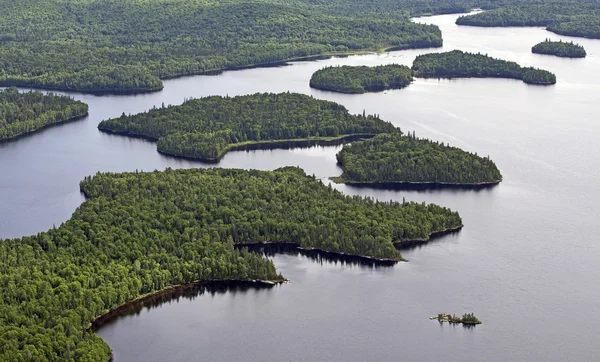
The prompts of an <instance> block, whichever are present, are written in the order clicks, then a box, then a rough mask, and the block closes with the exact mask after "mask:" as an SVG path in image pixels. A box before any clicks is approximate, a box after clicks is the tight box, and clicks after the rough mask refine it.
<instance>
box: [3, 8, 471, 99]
mask: <svg viewBox="0 0 600 362" xmlns="http://www.w3.org/2000/svg"><path fill="white" fill-rule="evenodd" d="M457 14H462V13H457ZM444 15H445V14H444ZM432 16H433V15H432ZM441 47H442V46H441V45H440V46H434V44H431V45H423V46H417V47H411V46H402V45H399V46H387V47H383V48H379V49H372V48H366V49H363V50H349V51H344V52H325V53H320V54H313V55H304V56H299V57H291V58H285V59H281V60H275V61H272V62H265V63H256V64H248V65H239V66H230V67H224V68H216V69H208V70H203V71H201V72H192V73H182V74H177V75H172V76H171V75H170V76H165V77H162V78H161V77H157V78H158V79H160V80H161V83H163V84H162V85H161V87H160V88H157V89H150V88H146V89H125V90H81V89H67V88H61V87H59V86H36V85H26V84H20V85H16V84H11V83H9V82H7V83H0V87H7V88H8V87H17V88H28V89H39V90H49V91H60V92H67V93H80V94H90V95H95V96H108V95H117V96H118V95H136V94H147V93H154V92H160V91H162V90H163V89H164V81H165V80H171V79H178V78H184V77H194V76H200V75H206V76H214V75H219V74H222V73H223V72H228V71H236V70H247V69H257V68H275V67H280V66H286V65H290V64H288V63H290V62H304V61H315V60H326V59H330V58H333V57H349V56H352V55H366V54H372V53H386V52H391V51H399V50H409V49H436V48H441Z"/></svg>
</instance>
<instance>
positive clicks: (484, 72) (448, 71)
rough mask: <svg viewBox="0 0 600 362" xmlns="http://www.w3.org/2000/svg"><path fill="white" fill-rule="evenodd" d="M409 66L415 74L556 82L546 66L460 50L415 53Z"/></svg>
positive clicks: (428, 76) (540, 83) (422, 75)
mask: <svg viewBox="0 0 600 362" xmlns="http://www.w3.org/2000/svg"><path fill="white" fill-rule="evenodd" d="M412 69H413V74H414V76H415V77H422V78H470V77H477V78H511V79H520V80H522V81H523V82H525V83H528V84H539V85H550V84H555V83H556V76H555V75H554V74H553V73H551V72H549V71H547V70H543V69H537V68H531V67H521V66H520V65H519V64H517V63H515V62H511V61H506V60H501V59H496V58H492V57H489V56H487V55H484V54H480V53H477V54H474V53H468V52H463V51H461V50H453V51H450V52H445V53H430V54H423V55H419V56H417V57H416V59H415V61H414V62H413V66H412Z"/></svg>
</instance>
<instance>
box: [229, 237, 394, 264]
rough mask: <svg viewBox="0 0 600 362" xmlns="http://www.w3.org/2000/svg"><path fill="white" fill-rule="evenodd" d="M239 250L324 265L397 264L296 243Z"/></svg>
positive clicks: (263, 244)
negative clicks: (302, 257) (306, 246)
mask: <svg viewBox="0 0 600 362" xmlns="http://www.w3.org/2000/svg"><path fill="white" fill-rule="evenodd" d="M236 247H237V248H248V251H250V252H253V253H258V254H261V255H263V256H264V257H274V256H275V255H276V254H285V255H292V256H300V255H301V256H305V257H307V258H309V259H311V260H312V261H314V262H316V263H318V264H320V265H323V264H334V265H348V266H361V267H368V268H381V267H391V266H394V265H395V264H396V263H395V262H390V261H387V260H382V261H380V260H374V259H368V258H365V257H361V256H354V255H347V254H338V253H330V252H326V251H322V250H314V249H313V250H307V249H301V248H299V245H298V244H296V243H256V244H244V245H236Z"/></svg>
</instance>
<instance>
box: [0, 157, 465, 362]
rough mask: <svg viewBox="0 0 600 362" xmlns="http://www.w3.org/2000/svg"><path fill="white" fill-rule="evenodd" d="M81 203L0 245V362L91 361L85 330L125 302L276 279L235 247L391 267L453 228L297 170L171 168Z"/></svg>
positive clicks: (115, 183)
mask: <svg viewBox="0 0 600 362" xmlns="http://www.w3.org/2000/svg"><path fill="white" fill-rule="evenodd" d="M81 190H82V191H83V192H84V193H85V194H86V195H87V196H88V200H87V201H85V202H84V203H83V204H82V205H81V206H80V207H79V208H78V209H77V210H76V211H75V213H74V214H73V216H72V217H71V219H69V220H68V221H66V222H65V223H63V224H62V225H60V226H59V227H57V228H53V229H51V230H49V231H47V232H42V233H39V234H37V235H34V236H30V237H23V238H20V239H6V240H0V261H1V262H0V288H1V290H2V293H1V294H0V310H1V311H2V313H0V360H2V361H48V360H64V361H69V360H75V361H102V362H105V361H107V360H108V356H109V354H110V348H109V347H108V346H107V345H106V343H104V342H103V341H102V340H101V339H100V338H99V337H98V336H97V335H95V334H93V333H92V332H91V331H89V329H88V327H89V325H90V321H92V320H93V319H94V318H96V317H98V316H99V315H101V314H103V313H105V312H107V311H108V310H109V309H112V308H114V307H116V306H118V305H120V304H122V303H124V302H127V301H130V300H133V299H134V298H136V297H138V296H140V295H143V294H147V293H151V292H153V291H157V290H159V289H162V288H165V287H167V286H170V285H176V284H181V283H186V282H191V281H196V280H223V279H236V280H250V279H263V280H281V279H282V276H281V275H278V274H277V272H276V270H275V267H274V266H273V264H272V262H271V261H269V260H267V259H263V258H262V257H260V256H259V255H258V254H252V253H248V252H247V251H245V250H244V249H242V250H238V249H236V248H234V244H237V243H246V242H260V241H290V242H296V243H299V244H301V245H302V246H304V247H306V248H313V247H314V248H321V249H324V250H328V251H333V252H346V253H349V254H357V255H368V256H373V257H378V258H391V259H395V260H400V259H401V256H400V253H399V252H398V251H397V250H396V249H395V247H394V244H393V242H394V241H401V240H406V239H413V238H423V237H425V238H426V237H427V236H428V235H429V234H430V233H432V232H435V231H439V230H443V229H446V228H450V227H458V226H460V225H461V219H460V216H459V215H458V214H457V213H455V212H452V211H450V210H448V209H446V208H442V207H439V206H436V205H425V204H420V203H397V202H392V203H389V202H377V201H374V200H373V199H371V198H362V197H359V196H353V197H350V196H344V195H343V194H341V193H340V192H339V191H336V190H335V189H333V188H331V187H328V186H325V185H323V184H322V182H321V181H320V180H318V179H315V178H314V177H310V176H306V175H305V174H304V172H303V171H302V170H301V169H298V168H291V167H288V168H283V169H279V170H276V171H269V172H265V171H245V170H228V169H190V170H176V171H175V170H171V169H167V170H166V171H163V172H158V171H155V172H152V173H138V172H132V173H123V174H115V173H106V174H97V175H96V176H94V177H87V178H86V179H85V180H83V181H82V182H81Z"/></svg>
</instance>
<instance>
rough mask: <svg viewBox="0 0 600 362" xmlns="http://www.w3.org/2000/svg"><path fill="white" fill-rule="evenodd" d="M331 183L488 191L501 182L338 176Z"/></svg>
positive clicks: (388, 188)
mask: <svg viewBox="0 0 600 362" xmlns="http://www.w3.org/2000/svg"><path fill="white" fill-rule="evenodd" d="M329 179H330V180H331V181H333V182H335V183H336V184H341V185H347V186H350V187H357V188H374V189H384V190H431V189H433V190H435V189H464V190H482V189H490V188H493V187H495V186H497V185H498V184H499V183H500V182H501V181H502V180H496V181H488V182H476V183H452V182H436V181H422V182H412V181H391V182H378V181H373V182H358V181H345V180H343V179H341V178H340V177H339V176H335V177H330V178H329Z"/></svg>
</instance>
